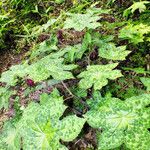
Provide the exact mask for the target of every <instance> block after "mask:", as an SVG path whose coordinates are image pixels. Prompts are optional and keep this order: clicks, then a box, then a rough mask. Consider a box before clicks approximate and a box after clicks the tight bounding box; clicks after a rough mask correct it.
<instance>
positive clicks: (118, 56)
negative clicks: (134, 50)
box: [99, 43, 131, 60]
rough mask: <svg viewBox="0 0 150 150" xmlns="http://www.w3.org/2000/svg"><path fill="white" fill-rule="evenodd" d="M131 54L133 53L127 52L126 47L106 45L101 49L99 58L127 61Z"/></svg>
mask: <svg viewBox="0 0 150 150" xmlns="http://www.w3.org/2000/svg"><path fill="white" fill-rule="evenodd" d="M129 53H131V51H126V46H119V47H116V46H115V44H114V43H108V44H104V45H102V46H101V47H100V48H99V56H100V57H102V58H106V59H111V60H125V57H126V56H127V55H128V54H129Z"/></svg>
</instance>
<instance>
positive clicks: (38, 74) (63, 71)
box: [0, 55, 77, 86]
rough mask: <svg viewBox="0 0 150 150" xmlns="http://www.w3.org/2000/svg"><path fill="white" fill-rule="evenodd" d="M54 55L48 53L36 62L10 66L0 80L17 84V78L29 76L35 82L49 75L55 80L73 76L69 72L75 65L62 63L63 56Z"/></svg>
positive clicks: (12, 84)
mask: <svg viewBox="0 0 150 150" xmlns="http://www.w3.org/2000/svg"><path fill="white" fill-rule="evenodd" d="M53 57H54V55H48V56H46V57H44V58H42V59H40V60H39V61H37V62H34V63H32V64H31V65H29V64H27V63H26V64H22V65H15V66H12V67H11V68H10V69H9V70H8V71H5V72H3V73H2V75H1V78H0V81H1V82H5V83H7V84H8V85H11V86H14V85H16V84H17V81H18V78H30V79H32V80H33V81H35V82H40V81H43V80H46V79H48V78H50V77H52V78H53V79H56V80H66V79H71V78H74V77H73V75H72V73H71V72H69V71H70V70H72V69H75V68H76V67H77V65H73V64H70V65H65V64H63V61H64V59H63V58H56V57H55V58H53Z"/></svg>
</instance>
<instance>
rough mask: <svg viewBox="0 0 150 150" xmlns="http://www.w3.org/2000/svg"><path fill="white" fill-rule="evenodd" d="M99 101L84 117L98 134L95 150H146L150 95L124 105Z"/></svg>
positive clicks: (144, 95) (147, 145)
mask: <svg viewBox="0 0 150 150" xmlns="http://www.w3.org/2000/svg"><path fill="white" fill-rule="evenodd" d="M103 99H104V100H103V101H102V98H101V97H100V100H99V101H97V104H96V103H95V106H94V105H93V107H92V108H91V110H90V111H89V112H87V113H86V114H85V115H84V116H85V118H86V119H87V122H88V123H89V125H90V126H92V127H93V128H99V129H101V130H102V133H99V132H98V131H97V139H98V149H99V150H103V149H105V150H106V149H115V148H117V147H119V146H121V145H122V144H125V146H126V147H127V148H128V149H131V150H141V149H142V150H149V147H150V145H149V139H150V132H149V131H148V128H149V127H150V108H149V107H146V106H147V105H149V104H150V94H143V95H140V96H134V97H131V98H129V99H127V100H125V101H121V100H119V99H114V98H103Z"/></svg>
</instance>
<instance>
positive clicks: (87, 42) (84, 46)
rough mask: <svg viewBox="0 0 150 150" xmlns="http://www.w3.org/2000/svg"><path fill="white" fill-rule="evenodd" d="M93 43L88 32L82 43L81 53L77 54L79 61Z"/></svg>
mask: <svg viewBox="0 0 150 150" xmlns="http://www.w3.org/2000/svg"><path fill="white" fill-rule="evenodd" d="M91 42H92V39H91V34H90V33H88V32H86V33H85V35H84V38H83V41H82V47H81V49H80V51H79V52H78V53H77V57H78V58H79V59H81V58H82V56H83V54H84V53H85V52H86V51H87V50H88V46H89V45H90V44H91Z"/></svg>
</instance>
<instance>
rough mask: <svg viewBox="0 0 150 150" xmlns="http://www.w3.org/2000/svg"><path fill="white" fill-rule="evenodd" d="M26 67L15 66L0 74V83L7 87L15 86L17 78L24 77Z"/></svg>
mask: <svg viewBox="0 0 150 150" xmlns="http://www.w3.org/2000/svg"><path fill="white" fill-rule="evenodd" d="M25 69H26V65H25V64H23V65H15V66H12V67H10V69H9V70H8V71H5V72H3V73H2V74H1V78H0V82H5V83H7V84H8V85H15V84H16V83H17V81H18V77H23V76H24V74H25V73H24V71H25Z"/></svg>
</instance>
